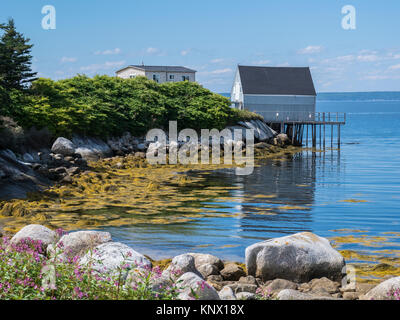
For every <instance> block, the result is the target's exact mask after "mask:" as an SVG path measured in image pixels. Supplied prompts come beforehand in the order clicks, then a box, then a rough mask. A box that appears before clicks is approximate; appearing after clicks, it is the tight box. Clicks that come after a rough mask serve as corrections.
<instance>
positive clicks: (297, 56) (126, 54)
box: [0, 0, 400, 92]
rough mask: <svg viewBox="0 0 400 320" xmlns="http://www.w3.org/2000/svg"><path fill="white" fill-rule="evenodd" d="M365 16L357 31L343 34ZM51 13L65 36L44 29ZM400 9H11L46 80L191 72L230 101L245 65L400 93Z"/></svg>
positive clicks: (9, 3)
mask: <svg viewBox="0 0 400 320" xmlns="http://www.w3.org/2000/svg"><path fill="white" fill-rule="evenodd" d="M348 4H351V5H353V6H354V7H355V9H356V29H355V30H344V29H343V28H342V26H341V20H342V17H343V15H342V13H341V10H342V7H343V6H344V5H348ZM44 5H53V6H54V7H55V9H56V29H55V30H44V29H42V27H41V21H42V18H43V17H44V15H43V14H42V13H41V10H42V7H43V6H44ZM399 15H400V1H398V0H385V1H378V0H368V1H366V0H348V1H339V0H329V1H322V0H303V1H299V0H274V1H272V0H271V1H269V0H262V1H259V0H248V1H236V0H229V1H227V0H214V1H209V0H202V1H192V0H186V1H182V0H169V1H165V0H162V1H159V0H146V1H135V0H113V1H104V0H80V1H78V0H68V1H66V0H46V1H42V0H17V1H15V0H2V1H1V3H0V21H2V22H4V21H6V19H7V18H9V17H13V18H14V19H15V22H16V25H17V28H18V30H19V31H20V32H23V33H24V34H25V35H26V36H27V37H29V38H30V39H31V41H32V43H33V44H34V45H35V46H34V49H33V55H34V61H33V67H34V69H35V71H37V72H39V75H40V76H42V77H48V78H53V79H61V78H66V77H70V76H73V75H75V74H77V73H84V74H87V75H89V76H93V75H95V74H108V75H113V74H114V72H115V70H117V69H119V68H120V67H123V66H126V65H129V64H140V63H141V62H142V61H144V63H145V64H148V65H183V66H187V67H190V68H194V69H195V70H197V71H198V73H197V80H198V81H199V82H200V83H201V84H202V85H204V86H205V87H207V88H209V89H211V90H213V91H216V92H229V91H230V89H231V85H232V81H233V76H234V71H235V68H236V66H237V64H243V65H268V66H310V67H311V72H312V75H313V78H314V81H315V85H316V89H317V91H319V92H330V91H400V41H399V37H398V33H399V30H400V19H399Z"/></svg>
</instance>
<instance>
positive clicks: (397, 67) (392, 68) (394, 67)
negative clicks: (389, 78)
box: [389, 64, 400, 70]
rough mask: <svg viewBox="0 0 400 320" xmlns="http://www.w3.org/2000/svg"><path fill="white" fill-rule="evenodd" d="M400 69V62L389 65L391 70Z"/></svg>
mask: <svg viewBox="0 0 400 320" xmlns="http://www.w3.org/2000/svg"><path fill="white" fill-rule="evenodd" d="M398 69H400V64H395V65H393V66H390V67H389V70H398Z"/></svg>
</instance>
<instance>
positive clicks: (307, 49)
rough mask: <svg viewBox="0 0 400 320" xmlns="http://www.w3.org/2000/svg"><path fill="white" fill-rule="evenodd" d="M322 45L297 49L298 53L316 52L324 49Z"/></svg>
mask: <svg viewBox="0 0 400 320" xmlns="http://www.w3.org/2000/svg"><path fill="white" fill-rule="evenodd" d="M322 49H323V47H322V46H308V47H306V48H303V49H300V50H298V51H297V53H298V54H314V53H320V52H321V51H322Z"/></svg>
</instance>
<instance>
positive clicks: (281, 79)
mask: <svg viewBox="0 0 400 320" xmlns="http://www.w3.org/2000/svg"><path fill="white" fill-rule="evenodd" d="M238 68H239V74H240V80H241V82H242V89H243V93H244V94H267V95H313V96H315V95H316V92H315V88H314V83H313V80H312V77H311V72H310V68H308V67H306V68H293V67H252V66H239V67H238Z"/></svg>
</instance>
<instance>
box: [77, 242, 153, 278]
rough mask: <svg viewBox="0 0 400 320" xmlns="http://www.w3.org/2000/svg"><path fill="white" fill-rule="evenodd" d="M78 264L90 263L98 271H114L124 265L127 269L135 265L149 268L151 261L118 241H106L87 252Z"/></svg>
mask: <svg viewBox="0 0 400 320" xmlns="http://www.w3.org/2000/svg"><path fill="white" fill-rule="evenodd" d="M79 263H80V265H88V264H89V263H91V265H92V268H93V270H95V271H97V272H99V273H115V272H118V270H119V269H120V268H121V267H122V266H123V265H125V269H126V274H127V272H128V269H132V268H135V267H142V268H151V262H150V261H149V260H148V259H147V258H146V257H145V256H144V255H142V254H140V253H138V252H136V251H135V250H133V249H132V248H130V247H128V246H127V245H125V244H123V243H120V242H106V243H103V244H101V245H99V246H97V247H95V249H94V250H93V252H88V253H87V254H86V255H85V256H84V257H83V258H82V259H81V260H80V262H79Z"/></svg>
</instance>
